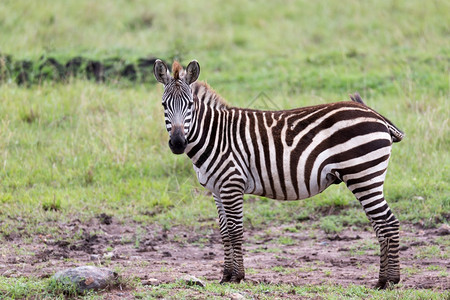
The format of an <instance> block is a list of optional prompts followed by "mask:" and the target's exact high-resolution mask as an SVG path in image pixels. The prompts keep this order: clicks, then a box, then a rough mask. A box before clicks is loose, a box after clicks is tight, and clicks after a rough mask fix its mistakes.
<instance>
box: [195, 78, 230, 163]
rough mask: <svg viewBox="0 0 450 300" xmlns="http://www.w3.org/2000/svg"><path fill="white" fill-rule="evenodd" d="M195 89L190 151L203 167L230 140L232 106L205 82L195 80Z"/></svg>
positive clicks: (196, 161)
mask: <svg viewBox="0 0 450 300" xmlns="http://www.w3.org/2000/svg"><path fill="white" fill-rule="evenodd" d="M191 89H192V94H193V98H194V107H193V112H192V122H191V128H190V129H189V134H188V136H187V139H188V146H187V148H186V153H187V155H188V156H189V157H190V158H191V160H192V163H193V164H194V165H195V166H197V167H200V166H201V165H203V163H204V162H205V161H206V160H207V159H208V158H209V157H210V156H211V155H212V154H213V153H218V152H220V151H218V150H219V149H220V148H222V147H224V145H225V144H226V140H227V134H226V132H227V131H228V130H227V128H226V127H227V126H229V125H228V124H229V122H228V120H229V118H230V111H229V109H230V107H229V106H228V105H227V103H226V102H225V100H223V98H222V97H221V96H220V95H219V94H217V93H216V92H215V91H214V90H213V89H211V88H210V87H209V86H208V85H207V84H206V83H204V82H196V83H194V84H192V86H191Z"/></svg>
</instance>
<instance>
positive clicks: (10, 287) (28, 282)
mask: <svg viewBox="0 0 450 300" xmlns="http://www.w3.org/2000/svg"><path fill="white" fill-rule="evenodd" d="M274 271H275V272H282V273H283V272H290V271H291V270H287V269H277V268H274ZM125 284H126V285H124V288H125V290H124V293H125V294H127V295H129V296H131V297H133V298H134V299H154V298H165V299H189V298H191V297H206V298H208V299H229V298H230V296H231V295H232V294H233V293H239V294H241V295H244V296H246V297H247V298H251V297H257V298H258V299H274V298H276V299H281V298H283V297H297V298H299V297H301V298H302V299H317V298H318V297H319V298H321V297H326V298H327V299H361V298H366V297H370V298H371V299H427V300H428V299H447V297H448V296H450V295H449V293H448V292H444V293H439V292H437V291H433V290H416V289H410V288H405V287H402V286H399V287H397V288H394V289H391V290H385V291H377V290H373V289H370V288H365V287H363V286H357V285H349V286H347V287H342V286H337V285H332V284H322V285H320V286H315V285H304V286H293V285H290V284H279V285H272V284H265V283H261V284H255V283H247V282H244V283H241V284H238V285H236V284H227V285H221V284H218V283H212V282H211V283H210V282H206V286H205V287H204V288H202V287H196V286H189V285H188V284H186V283H183V282H181V281H179V282H174V283H169V284H161V285H158V286H143V285H141V284H140V283H139V282H137V281H133V280H128V281H127V282H125ZM131 288H132V289H133V290H134V291H130V289H131ZM0 292H1V293H2V294H1V295H2V296H4V297H8V298H7V299H28V298H29V297H30V296H32V295H39V297H40V298H39V299H67V296H71V295H74V290H73V289H70V288H67V287H61V286H58V285H57V284H56V283H55V282H54V281H52V280H51V279H37V278H30V279H26V278H19V279H11V278H5V277H2V276H0ZM107 295H108V294H107V292H106V293H105V291H99V292H89V293H86V294H83V295H81V296H79V297H77V299H104V298H105V297H107Z"/></svg>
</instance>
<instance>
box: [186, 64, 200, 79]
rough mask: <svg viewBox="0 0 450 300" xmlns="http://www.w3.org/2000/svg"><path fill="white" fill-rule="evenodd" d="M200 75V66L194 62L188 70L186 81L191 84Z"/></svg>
mask: <svg viewBox="0 0 450 300" xmlns="http://www.w3.org/2000/svg"><path fill="white" fill-rule="evenodd" d="M198 75H200V65H199V64H198V62H197V61H196V60H193V61H191V62H190V63H189V65H188V66H187V68H186V76H184V80H185V81H186V82H187V83H188V84H191V83H193V82H195V81H196V80H197V79H198Z"/></svg>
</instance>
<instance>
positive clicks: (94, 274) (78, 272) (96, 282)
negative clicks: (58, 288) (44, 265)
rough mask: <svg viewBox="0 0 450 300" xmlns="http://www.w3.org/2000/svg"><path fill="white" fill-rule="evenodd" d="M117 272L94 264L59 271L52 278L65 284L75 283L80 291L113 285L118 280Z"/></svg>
mask: <svg viewBox="0 0 450 300" xmlns="http://www.w3.org/2000/svg"><path fill="white" fill-rule="evenodd" d="M117 276H118V275H117V273H115V272H113V271H111V270H109V269H106V268H97V267H93V266H82V267H77V268H72V269H66V270H63V271H59V272H57V273H56V274H55V275H53V277H52V279H53V280H55V281H57V282H60V283H61V284H63V285H67V286H71V285H75V286H76V287H77V290H78V292H84V291H87V290H99V289H104V288H106V287H108V286H111V285H113V284H114V283H115V282H116V280H117Z"/></svg>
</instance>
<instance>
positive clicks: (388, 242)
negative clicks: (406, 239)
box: [372, 204, 400, 289]
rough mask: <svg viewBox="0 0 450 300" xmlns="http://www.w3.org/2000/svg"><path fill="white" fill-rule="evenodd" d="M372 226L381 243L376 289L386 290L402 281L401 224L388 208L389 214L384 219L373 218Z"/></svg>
mask: <svg viewBox="0 0 450 300" xmlns="http://www.w3.org/2000/svg"><path fill="white" fill-rule="evenodd" d="M386 206H387V204H386ZM372 225H373V227H374V228H375V232H376V234H377V238H378V241H379V243H380V275H379V279H378V282H377V284H376V285H375V288H379V289H385V288H386V287H388V286H389V285H391V284H396V283H398V282H399V281H400V261H399V225H400V224H399V222H398V220H397V218H396V217H395V216H394V214H393V213H392V212H391V210H390V209H389V207H388V212H387V213H386V215H384V218H381V219H376V218H375V219H374V218H373V217H372Z"/></svg>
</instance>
